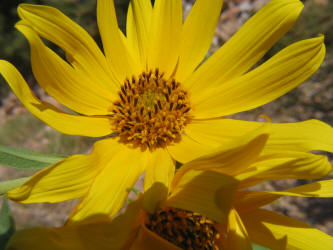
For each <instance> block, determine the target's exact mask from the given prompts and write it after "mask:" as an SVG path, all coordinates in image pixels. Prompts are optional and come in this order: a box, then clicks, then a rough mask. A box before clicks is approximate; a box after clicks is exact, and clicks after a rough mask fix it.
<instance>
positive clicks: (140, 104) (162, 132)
mask: <svg viewBox="0 0 333 250" xmlns="http://www.w3.org/2000/svg"><path fill="white" fill-rule="evenodd" d="M118 96H119V98H118V100H116V101H115V102H114V103H113V105H112V113H113V116H112V125H113V128H114V131H116V132H117V133H118V134H119V138H120V141H121V142H123V143H126V144H132V145H133V146H134V147H140V148H141V149H142V150H146V149H149V150H154V149H156V148H163V147H166V146H168V145H170V144H172V143H174V142H179V141H180V139H181V135H182V132H183V131H184V128H185V126H186V125H187V124H188V123H189V122H190V120H191V115H190V110H191V105H190V101H189V97H188V93H187V92H186V91H185V90H184V89H183V88H182V86H181V84H180V83H179V82H177V81H176V80H175V79H173V78H170V79H165V78H164V74H163V73H160V72H159V70H158V69H156V70H154V71H149V72H143V73H142V74H140V75H139V76H138V77H137V78H136V77H134V76H133V77H132V79H126V80H125V82H124V84H123V85H122V86H121V88H120V91H119V93H118Z"/></svg>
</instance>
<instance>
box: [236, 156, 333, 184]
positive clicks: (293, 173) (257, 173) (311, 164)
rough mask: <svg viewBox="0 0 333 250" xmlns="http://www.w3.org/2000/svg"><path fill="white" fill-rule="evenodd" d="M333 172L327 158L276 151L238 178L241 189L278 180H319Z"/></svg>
mask: <svg viewBox="0 0 333 250" xmlns="http://www.w3.org/2000/svg"><path fill="white" fill-rule="evenodd" d="M331 171H332V166H331V163H330V162H329V161H328V159H327V157H326V156H323V155H315V154H310V153H300V152H288V151H276V152H274V153H271V154H263V155H262V156H260V157H259V158H258V160H257V161H256V162H254V163H253V164H252V165H251V167H250V168H249V169H247V170H246V172H244V173H241V174H239V175H238V176H237V179H238V180H242V181H241V183H240V186H241V187H249V186H253V185H256V184H258V183H259V182H263V181H268V180H277V179H318V178H322V177H324V176H326V175H327V174H328V173H330V172H331Z"/></svg>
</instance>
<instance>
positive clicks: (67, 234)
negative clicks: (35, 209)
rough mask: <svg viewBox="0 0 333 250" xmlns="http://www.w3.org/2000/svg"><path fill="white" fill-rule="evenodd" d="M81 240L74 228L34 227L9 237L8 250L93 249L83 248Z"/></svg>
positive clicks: (89, 249)
mask: <svg viewBox="0 0 333 250" xmlns="http://www.w3.org/2000/svg"><path fill="white" fill-rule="evenodd" d="M82 244H83V242H81V241H80V238H79V237H78V235H77V231H76V230H75V228H73V227H71V228H64V227H62V228H47V227H44V228H43V227H36V228H31V229H24V230H21V231H18V232H17V233H15V234H14V235H13V237H12V238H11V239H10V241H9V243H8V245H7V248H6V249H8V250H36V249H50V250H59V249H71V250H82V249H87V250H93V249H91V248H84V246H83V245H82Z"/></svg>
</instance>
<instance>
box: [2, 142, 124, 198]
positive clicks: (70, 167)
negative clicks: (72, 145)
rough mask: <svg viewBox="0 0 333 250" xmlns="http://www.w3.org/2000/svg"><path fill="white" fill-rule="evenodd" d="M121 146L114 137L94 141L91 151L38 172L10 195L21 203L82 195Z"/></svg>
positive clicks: (9, 193)
mask: <svg viewBox="0 0 333 250" xmlns="http://www.w3.org/2000/svg"><path fill="white" fill-rule="evenodd" d="M119 148H120V144H119V143H118V142H116V140H115V139H107V140H101V141H99V142H97V143H95V147H94V149H93V151H92V152H91V153H90V154H88V155H74V156H70V157H68V158H67V159H65V160H63V161H61V162H59V163H57V164H55V165H53V166H51V167H48V168H46V169H44V170H42V171H39V172H38V173H36V174H35V175H33V176H32V177H31V178H30V179H29V180H28V181H27V182H26V183H24V184H23V185H21V186H20V187H17V188H15V189H12V190H10V191H9V192H8V193H7V195H8V198H10V199H12V200H15V201H18V202H21V203H38V202H51V203H53V202H60V201H65V200H70V199H77V198H81V197H82V196H83V195H85V194H86V193H87V192H88V190H89V188H90V186H91V184H92V183H93V181H94V179H95V177H96V176H97V174H98V173H99V172H100V171H102V170H103V168H104V167H105V166H106V164H107V163H108V162H109V161H110V160H111V159H112V158H113V157H114V156H115V154H116V153H117V152H118V150H119Z"/></svg>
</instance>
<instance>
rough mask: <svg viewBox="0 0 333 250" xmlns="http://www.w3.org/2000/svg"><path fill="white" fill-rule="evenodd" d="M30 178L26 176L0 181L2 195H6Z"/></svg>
mask: <svg viewBox="0 0 333 250" xmlns="http://www.w3.org/2000/svg"><path fill="white" fill-rule="evenodd" d="M28 179H29V178H28V177H24V178H19V179H15V180H10V181H3V182H0V195H4V194H5V193H7V192H8V191H9V190H11V189H13V188H16V187H18V186H20V185H22V184H23V183H24V182H26V181H27V180H28Z"/></svg>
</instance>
